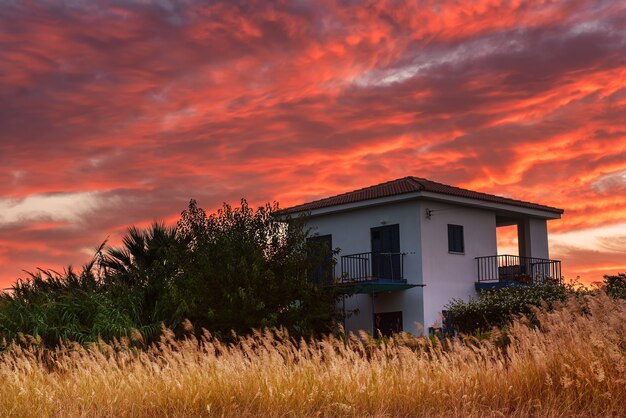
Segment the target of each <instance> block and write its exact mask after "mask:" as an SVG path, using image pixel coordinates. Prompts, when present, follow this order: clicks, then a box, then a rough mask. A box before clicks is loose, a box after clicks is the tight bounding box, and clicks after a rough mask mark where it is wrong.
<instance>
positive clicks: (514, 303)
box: [445, 281, 575, 333]
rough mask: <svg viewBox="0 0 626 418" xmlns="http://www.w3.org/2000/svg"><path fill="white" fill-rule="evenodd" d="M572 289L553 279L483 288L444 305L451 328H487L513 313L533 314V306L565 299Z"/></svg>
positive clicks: (506, 320)
mask: <svg viewBox="0 0 626 418" xmlns="http://www.w3.org/2000/svg"><path fill="white" fill-rule="evenodd" d="M572 292H575V290H574V289H573V287H568V286H564V285H562V284H559V283H555V282H552V281H546V282H545V283H543V284H536V285H530V286H510V287H505V288H502V289H493V290H483V291H481V292H479V294H478V298H476V299H470V300H469V301H463V300H460V299H453V300H451V301H450V302H449V303H448V304H447V305H446V307H445V309H446V310H447V312H448V315H449V319H450V321H451V323H452V326H453V327H454V329H455V330H456V331H458V332H462V333H474V332H478V331H488V330H490V329H491V328H493V327H502V326H504V325H506V324H508V323H509V322H511V321H512V320H513V319H514V317H515V316H516V315H522V314H523V315H532V312H533V309H532V307H537V306H541V305H542V304H545V305H546V306H547V308H548V309H551V308H552V306H553V304H554V302H564V301H565V300H567V297H568V295H570V294H572Z"/></svg>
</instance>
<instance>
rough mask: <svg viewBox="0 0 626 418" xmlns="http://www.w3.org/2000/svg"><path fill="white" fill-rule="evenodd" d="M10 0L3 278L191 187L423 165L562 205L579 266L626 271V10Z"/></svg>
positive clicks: (65, 252)
mask: <svg viewBox="0 0 626 418" xmlns="http://www.w3.org/2000/svg"><path fill="white" fill-rule="evenodd" d="M0 7H1V8H0V286H2V287H6V286H9V285H10V284H11V282H13V281H14V280H15V279H16V278H17V277H20V276H24V274H23V273H22V270H23V269H24V270H34V269H35V268H36V267H52V268H56V269H62V268H63V266H66V265H68V264H73V265H81V264H83V263H84V262H85V261H87V260H88V259H89V258H90V257H91V255H92V254H93V252H94V248H95V247H97V246H98V245H99V244H100V243H101V242H102V241H103V240H104V239H105V238H107V237H109V236H110V239H111V242H113V243H115V242H119V237H120V235H121V234H123V232H124V230H125V228H126V227H127V226H128V225H131V224H135V225H139V226H144V225H147V224H148V223H150V222H151V221H152V220H154V219H159V220H163V221H166V222H169V223H173V222H175V221H176V220H177V219H178V215H179V213H180V212H181V211H182V210H183V209H185V207H186V206H187V203H188V201H189V199H190V198H195V199H197V201H198V203H199V205H200V206H201V207H203V208H205V209H206V210H208V211H213V210H215V209H216V208H218V207H219V206H220V205H221V202H223V201H226V202H231V203H236V202H237V201H238V200H239V199H240V198H241V197H246V198H247V199H248V200H249V201H250V202H251V203H253V204H255V205H256V204H262V203H264V202H267V201H274V200H275V201H278V202H279V203H280V205H281V206H282V207H287V206H289V205H292V204H296V203H301V202H304V201H309V200H312V199H317V198H321V197H324V196H328V195H332V194H337V193H339V192H343V191H349V190H352V189H355V188H359V187H364V186H368V185H372V184H375V183H379V182H383V181H386V180H390V179H394V178H398V177H404V176H407V175H414V176H419V177H426V178H429V179H432V180H435V181H439V182H442V183H447V184H453V185H457V186H460V187H466V188H470V189H473V190H479V191H483V192H487V193H493V194H499V195H505V196H511V197H515V198H518V199H523V200H529V201H534V202H538V203H542V204H546V205H551V206H556V207H559V208H563V209H565V214H564V215H563V218H562V220H559V221H551V222H550V223H549V227H550V234H551V235H550V240H551V243H550V244H551V247H550V255H551V258H556V259H561V260H563V270H564V274H565V275H566V277H567V278H574V277H576V276H578V275H579V276H581V277H582V279H583V280H584V281H586V282H591V281H594V280H598V279H600V278H601V277H602V275H603V274H606V273H617V272H624V271H626V2H620V1H585V0H579V1H562V2H552V1H515V0H513V1H474V2H467V3H466V2H461V1H438V0H437V1H407V2H402V1H387V2H357V1H303V0H300V1H287V0H284V1H280V2H275V3H270V2H268V1H251V2H249V1H246V2H240V4H239V2H234V1H225V2H206V1H182V2H173V1H168V0H160V1H156V0H155V1H150V0H137V1H111V2H104V1H103V2H100V1H92V0H86V1H80V0H66V1H43V0H42V1H20V0H15V1H8V2H4V1H2V2H0ZM513 238H514V235H513V234H507V233H504V234H502V236H501V240H502V248H503V249H507V247H511V246H512V244H513V243H512V242H511V240H512V239H513Z"/></svg>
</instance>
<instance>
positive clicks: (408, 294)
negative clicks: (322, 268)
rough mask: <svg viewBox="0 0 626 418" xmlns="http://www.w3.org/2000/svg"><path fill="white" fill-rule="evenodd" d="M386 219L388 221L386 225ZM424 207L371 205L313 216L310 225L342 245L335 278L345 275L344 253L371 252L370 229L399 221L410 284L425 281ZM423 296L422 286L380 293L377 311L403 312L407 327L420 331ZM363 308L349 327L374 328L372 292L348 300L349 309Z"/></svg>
mask: <svg viewBox="0 0 626 418" xmlns="http://www.w3.org/2000/svg"><path fill="white" fill-rule="evenodd" d="M383 222H384V224H383ZM419 223H420V206H419V203H418V202H417V201H404V202H394V203H392V204H388V205H380V206H370V207H365V208H359V209H353V210H350V211H347V212H341V213H331V214H326V215H321V216H315V217H312V218H311V219H310V221H309V226H310V227H312V228H313V230H312V231H311V232H312V233H317V234H319V235H327V234H331V235H332V240H333V247H334V248H340V249H341V252H340V253H339V255H338V256H337V265H336V266H335V277H339V276H340V275H341V256H342V255H347V254H355V253H363V252H370V251H371V250H372V249H371V236H370V228H374V227H377V226H382V225H393V224H399V229H400V251H402V252H404V253H407V255H405V257H404V278H405V279H407V282H408V283H415V284H420V283H422V270H421V242H422V240H421V237H420V232H419ZM422 301H423V298H422V290H421V288H418V287H415V288H412V289H408V290H406V291H402V292H393V293H383V294H377V295H376V299H375V311H376V312H377V313H380V312H394V311H402V323H403V326H404V330H405V331H408V332H413V333H418V332H419V329H418V328H417V327H416V326H415V325H414V323H415V322H419V323H423V316H424V311H423V303H422ZM354 309H358V310H359V314H358V315H352V317H350V318H349V319H347V321H346V328H347V329H348V330H349V331H352V332H356V331H357V330H359V329H364V330H366V331H369V332H371V331H372V310H371V298H370V296H369V295H354V296H352V297H350V298H347V299H346V310H347V311H352V310H354Z"/></svg>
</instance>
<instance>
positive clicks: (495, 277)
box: [476, 255, 561, 283]
mask: <svg viewBox="0 0 626 418" xmlns="http://www.w3.org/2000/svg"><path fill="white" fill-rule="evenodd" d="M476 265H477V269H478V282H479V283H481V282H516V283H541V282H543V281H544V280H546V279H553V280H558V281H560V280H561V262H560V261H559V260H548V259H546V258H536V257H520V256H518V255H492V256H487V257H476Z"/></svg>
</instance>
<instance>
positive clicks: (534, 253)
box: [517, 218, 550, 259]
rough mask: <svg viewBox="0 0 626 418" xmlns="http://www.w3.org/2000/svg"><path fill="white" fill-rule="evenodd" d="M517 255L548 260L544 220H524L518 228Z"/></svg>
mask: <svg viewBox="0 0 626 418" xmlns="http://www.w3.org/2000/svg"><path fill="white" fill-rule="evenodd" d="M517 231H518V239H519V246H520V253H519V255H521V256H524V257H537V258H546V259H547V258H550V257H549V253H548V225H547V221H546V220H545V219H537V218H524V219H522V220H521V221H520V223H519V226H518V230H517Z"/></svg>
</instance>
